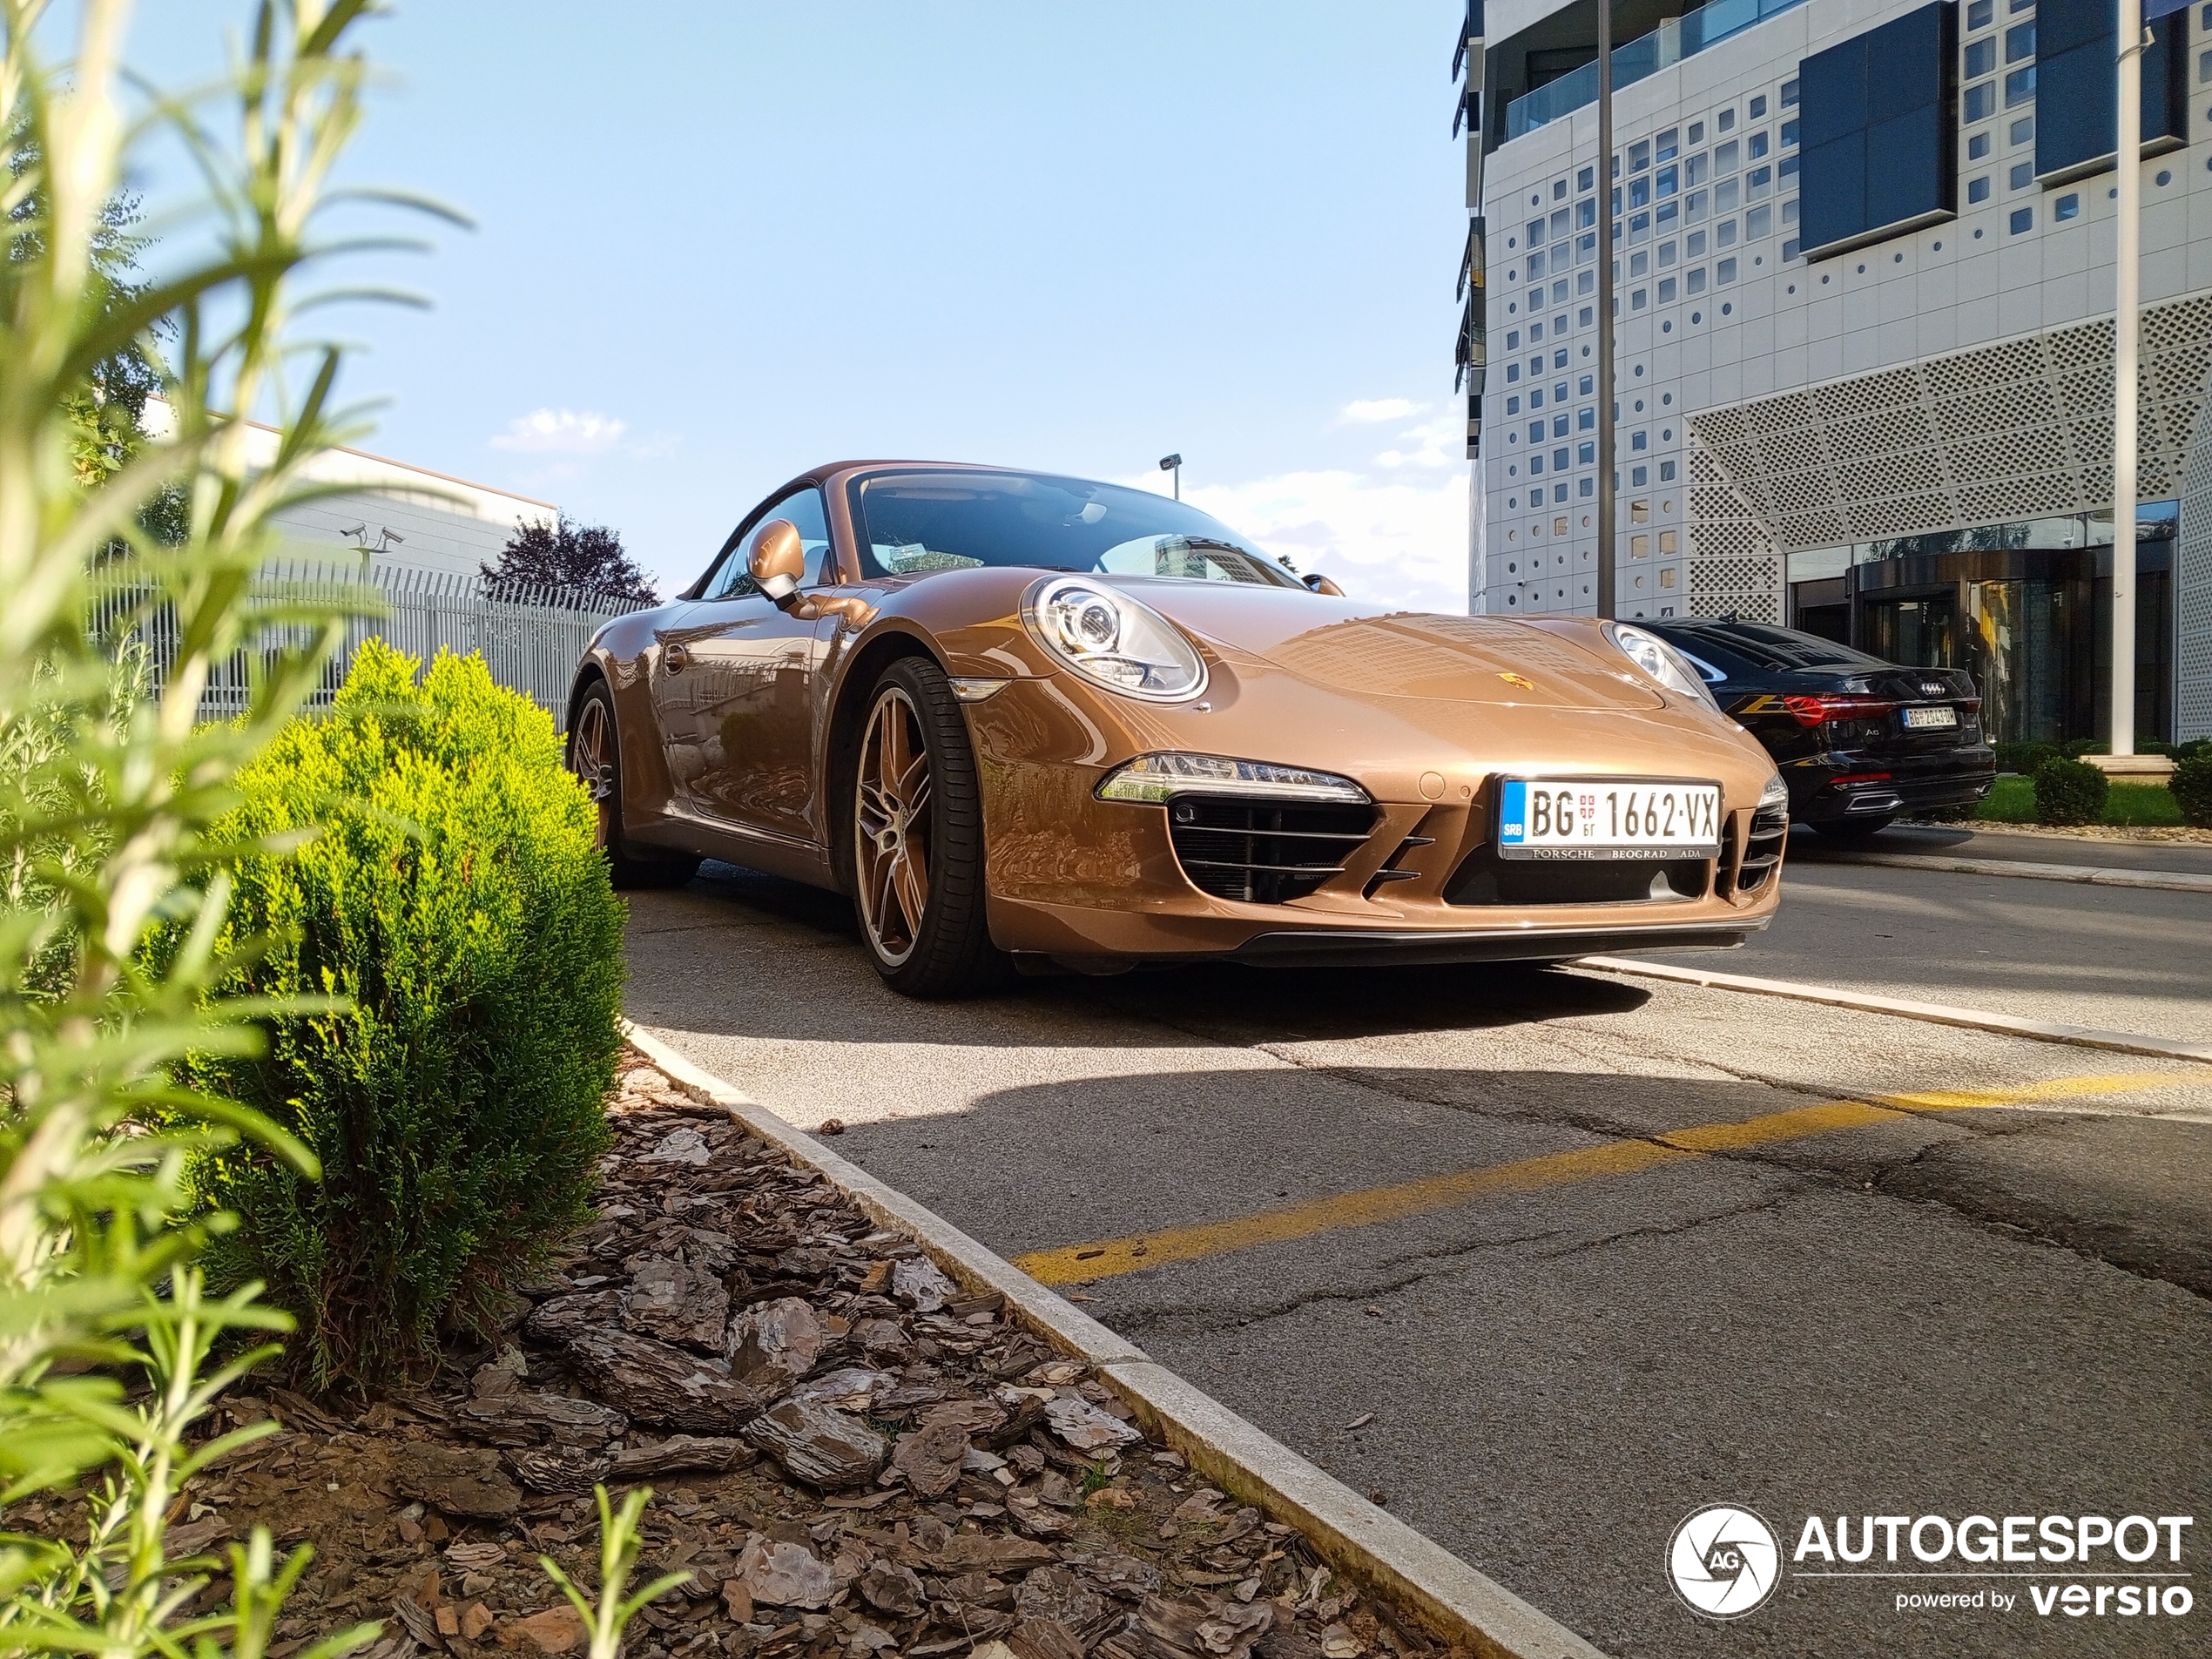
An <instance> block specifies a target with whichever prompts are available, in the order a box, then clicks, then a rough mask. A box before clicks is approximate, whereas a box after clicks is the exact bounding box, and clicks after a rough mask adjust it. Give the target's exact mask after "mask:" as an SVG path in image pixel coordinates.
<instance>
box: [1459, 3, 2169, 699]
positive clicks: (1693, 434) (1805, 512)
mask: <svg viewBox="0 0 2212 1659" xmlns="http://www.w3.org/2000/svg"><path fill="white" fill-rule="evenodd" d="M1919 3H1923V0H1818V3H1814V4H1810V5H1803V6H1799V7H1797V9H1795V10H1790V11H1787V12H1784V13H1783V14H1781V15H1779V16H1776V17H1770V18H1769V19H1768V20H1767V21H1765V22H1764V23H1761V24H1757V26H1756V27H1753V28H1750V29H1748V30H1745V31H1744V32H1743V33H1742V34H1740V35H1738V36H1736V37H1733V38H1730V39H1727V40H1724V41H1723V42H1721V43H1720V44H1716V45H1715V46H1713V47H1712V48H1711V49H1710V50H1708V51H1703V52H1701V53H1699V54H1698V55H1696V56H1695V57H1686V58H1684V59H1683V60H1682V61H1681V62H1679V63H1676V64H1673V65H1671V66H1670V67H1668V68H1665V69H1662V70H1660V71H1658V72H1657V73H1656V74H1653V75H1651V76H1649V78H1645V79H1643V80H1641V81H1639V82H1637V83H1635V84H1633V85H1630V86H1628V87H1626V88H1624V89H1623V90H1622V91H1619V92H1618V93H1617V94H1616V95H1615V105H1614V108H1615V116H1614V120H1615V126H1614V132H1615V155H1616V156H1617V157H1618V158H1619V173H1618V176H1617V179H1616V181H1615V182H1616V183H1617V184H1618V185H1620V186H1621V188H1622V201H1621V204H1620V214H1619V218H1618V219H1617V221H1616V222H1617V223H1619V224H1620V226H1621V227H1622V229H1621V235H1620V245H1619V246H1618V247H1617V249H1616V256H1617V260H1618V267H1617V268H1618V275H1617V277H1616V281H1615V293H1616V296H1617V301H1618V307H1617V313H1616V314H1617V318H1618V321H1617V324H1616V334H1615V339H1616V341H1617V347H1616V358H1617V363H1618V369H1617V381H1616V385H1617V393H1616V400H1617V403H1618V407H1619V426H1618V430H1619V440H1618V446H1617V453H1616V462H1617V468H1618V474H1619V500H1620V510H1619V517H1618V534H1619V545H1618V547H1617V548H1616V549H1615V558H1616V560H1617V569H1618V572H1619V574H1618V578H1617V581H1618V588H1617V592H1618V605H1619V610H1620V613H1621V614H1622V616H1637V615H1642V616H1649V617H1660V616H1665V615H1673V616H1676V617H1686V616H1690V615H1694V614H1703V615H1713V614H1718V613H1720V612H1723V611H1726V610H1736V611H1738V612H1741V613H1743V614H1745V615H1748V616H1758V617H1769V618H1773V619H1777V620H1779V619H1780V614H1781V604H1782V592H1783V584H1784V581H1785V579H1786V570H1785V564H1786V559H1787V556H1788V555H1789V554H1790V553H1791V552H1792V551H1795V550H1802V549H1811V548H1822V547H1834V546H1837V545H1839V544H1843V543H1851V542H1854V541H1864V540H1867V539H1870V538H1873V537H1878V536H1905V535H1912V534H1917V533H1920V532H1926V531H1936V530H1942V529H1953V528H1960V527H1966V526H1973V525H1979V524H1987V523H2000V522H2005V521H2012V520H2020V519H2025V518H2032V517H2036V516H2043V515H2047V514H2056V513H2067V512H2080V511H2090V510H2095V509H2101V508H2106V507H2108V506H2109V505H2110V502H2111V478H2112V472H2111V462H2112V456H2111V426H2112V423H2111V386H2112V363H2111V334H2112V328H2111V320H2110V319H2111V308H2112V303H2113V287H2114V282H2113V276H2114V264H2113V259H2114V251H2113V250H2114V224H2113V212H2114V201H2113V199H2112V195H2111V188H2112V184H2113V175H2112V174H2111V173H2110V172H2103V173H2098V174H2093V175H2091V176H2089V177H2087V178H2086V179H2077V180H2074V182H2072V183H2070V184H2067V185H2063V186H2061V187H2059V188H2055V189H2048V190H2047V189H2045V188H2043V187H2042V186H2040V185H2038V184H2037V183H2036V182H2035V179H2034V178H2033V152H2034V142H2033V140H2034V126H2033V123H2034V120H2035V113H2036V111H2035V104H2034V96H2033V74H2032V72H2031V73H2030V74H2028V75H2027V76H2025V77H2019V76H2017V75H2016V74H2010V73H2008V72H2007V71H2016V70H2017V69H2019V68H2021V67H2026V68H2027V69H2029V70H2031V71H2032V68H2033V58H2032V55H2031V56H2027V57H2020V58H2019V59H2018V60H2017V61H2015V60H2014V59H2013V58H2007V57H2004V56H2003V54H2004V52H2006V51H2014V50H2016V49H2017V48H2018V47H2019V46H2020V44H2021V43H2022V42H2023V41H2025V42H2027V43H2029V44H2028V51H2029V52H2030V53H2031V54H2032V41H2033V34H2032V30H2031V31H2030V32H2029V33H2028V34H2027V35H2026V36H2020V35H2017V34H2016V33H2015V32H2014V31H2016V30H2018V29H2019V27H2020V24H2023V23H2028V24H2032V23H2033V15H2034V6H2033V0H1961V3H1960V5H1959V40H1960V47H1961V51H1962V53H1969V54H1977V55H1975V56H1971V57H1967V58H1966V68H1967V70H1968V71H1972V69H1973V65H1974V64H1978V63H1980V62H1984V61H1987V59H1988V58H1991V57H1995V58H1997V59H1999V69H1998V71H1997V72H1996V74H1995V77H1994V79H1993V83H1992V85H1993V88H1994V89H2001V90H1996V91H1993V92H1992V94H1991V95H1990V96H1989V97H1987V98H1975V99H1966V98H1962V108H1961V116H1962V119H1961V121H1960V125H1959V133H1958V156H1957V163H1958V190H1957V195H1958V211H1957V216H1956V217H1955V218H1954V219H1949V220H1947V221H1946V222H1943V223H1939V224H1933V225H1928V226H1923V227H1921V228H1919V229H1917V230H1914V231H1912V232H1911V233H1906V234H1904V235H1900V236H1898V237H1895V238H1893V239H1889V240H1885V241H1881V242H1877V243H1875V244H1873V245H1871V246H1864V247H1859V248H1857V249H1855V250H1854V251H1852V252H1851V253H1846V254H1844V255H1842V256H1840V257H1837V258H1831V259H1827V260H1821V261H1819V262H1817V263H1816V264H1811V265H1808V264H1807V262H1806V261H1805V260H1804V259H1803V258H1802V257H1801V255H1800V253H1799V250H1798V246H1797V235H1796V227H1797V188H1796V186H1797V176H1796V169H1795V166H1794V161H1795V158H1796V155H1797V143H1796V138H1797V133H1796V125H1795V123H1796V118H1797V105H1796V101H1795V99H1796V94H1797V85H1796V83H1797V75H1798V65H1799V64H1800V63H1801V62H1802V61H1803V60H1804V58H1805V57H1809V56H1811V54H1812V53H1815V52H1817V51H1822V50H1824V49H1825V48H1827V47H1829V46H1831V45H1834V44H1838V43H1839V42H1841V41H1844V40H1845V39H1848V38H1851V37H1855V36H1857V35H1859V34H1861V33H1863V32H1865V31H1866V30H1871V29H1872V28H1874V27H1875V26H1877V25H1878V24H1882V23H1885V22H1887V21H1889V20H1891V19H1892V18H1895V17H1902V16H1903V15H1905V13H1907V12H1909V11H1912V10H1915V9H1916V7H1917V5H1918V4H1919ZM1504 10H1505V8H1503V7H1501V6H1494V7H1493V8H1492V11H1491V27H1490V30H1489V39H1490V49H1491V51H1493V52H1510V51H1512V50H1513V41H1512V40H1511V38H1509V37H1505V35H1506V30H1505V28H1503V27H1501V24H1507V19H1505V18H1504V17H1501V15H1500V14H1501V12H1503V11H1504ZM1562 10H1567V8H1566V7H1565V6H1563V5H1535V6H1529V5H1522V6H1517V7H1515V8H1514V14H1515V15H1514V17H1513V18H1512V20H1511V23H1510V25H1509V26H1510V27H1513V28H1515V29H1518V28H1521V27H1525V26H1526V25H1527V24H1529V23H1533V22H1534V21H1536V20H1538V19H1541V18H1542V17H1548V16H1550V15H1552V14H1554V13H1556V12H1560V11H1562ZM2189 10H2190V13H2191V16H2190V17H2189V19H2188V23H2189V39H2188V86H2189V92H2190V100H2191V101H2190V105H2189V111H2188V115H2189V125H2188V145H2187V147H2185V148H2182V149H2179V150H2174V151H2170V152H2168V153H2165V154H2162V155H2158V156H2155V157H2154V158H2151V159H2149V160H2147V161H2145V162H2143V163H2142V164H2141V165H2142V174H2143V200H2144V207H2143V218H2142V248H2143V259H2142V295H2143V303H2144V307H2145V313H2146V315H2145V323H2144V334H2143V361H2144V376H2143V381H2142V393H2141V421H2142V443H2143V470H2142V482H2141V496H2142V498H2143V499H2145V500H2151V499H2155V498H2157V497H2160V496H2175V495H2186V496H2189V497H2193V498H2196V499H2201V500H2202V501H2203V502H2205V504H2206V505H2207V506H2208V507H2212V456H2202V455H2200V456H2199V457H2198V458H2197V459H2195V460H2194V461H2193V460H2192V449H2191V444H2192V439H2193V438H2194V437H2195V436H2196V435H2197V428H2198V426H2199V423H2200V422H2199V415H2200V413H2201V411H2202V407H2203V403H2204V401H2205V387H2206V381H2207V374H2208V367H2212V171H2208V159H2209V158H2212V144H2208V143H2207V142H2206V140H2207V139H2208V138H2212V56H2208V50H2209V49H2212V15H2208V16H2203V17H2200V16H2197V15H2195V14H2197V13H2200V12H2204V13H2208V14H2212V5H2203V4H2198V5H2193V6H2191V7H2190V9H2189ZM1982 42H1987V43H1990V44H1989V45H1988V47H1987V48H1986V49H1983V51H1981V52H1980V53H1977V47H1978V44H1979V43H1982ZM1970 78H1971V73H1969V74H1967V75H1966V76H1965V77H1964V78H1962V84H1964V79H1970ZM2006 96H2010V97H2011V98H2012V101H2011V102H2010V103H2009V104H2007V103H2006V102H2005V101H2004V100H2005V98H2006ZM1978 112H1979V118H1974V119H1967V118H1966V117H1967V116H1970V115H1975V114H1977V113H1978ZM1596 128H1597V120H1596V111H1595V107H1594V106H1593V107H1585V108H1583V109H1581V110H1578V111H1575V112H1574V113H1572V114H1571V115H1568V116H1565V117H1562V118H1559V119H1557V120H1554V121H1553V122H1551V123H1549V124H1548V125H1543V126H1541V127H1538V128H1537V129H1536V130H1535V131H1534V132H1528V133H1527V134H1526V135H1525V136H1523V137H1521V138H1514V139H1512V140H1510V141H1509V142H1507V143H1504V144H1502V145H1498V146H1497V147H1496V148H1495V149H1494V150H1493V151H1492V152H1491V153H1490V154H1489V156H1488V158H1487V162H1486V172H1485V179H1484V187H1483V189H1484V209H1485V212H1486V216H1487V225H1488V245H1489V265H1490V270H1489V294H1490V300H1489V362H1490V367H1489V370H1488V378H1487V388H1486V395H1485V398H1484V415H1485V419H1484V421H1483V452H1484V453H1483V455H1482V458H1481V459H1480V461H1479V462H1476V463H1475V464H1476V468H1477V488H1478V490H1479V491H1480V494H1481V496H1482V498H1483V501H1484V502H1485V523H1484V536H1483V541H1484V544H1485V552H1484V556H1483V558H1482V561H1481V568H1480V570H1475V571H1473V572H1471V581H1470V588H1471V590H1472V591H1471V596H1470V597H1471V598H1473V599H1474V600H1475V601H1476V604H1477V608H1480V609H1482V610H1487V611H1489V612H1491V613H1492V614H1504V615H1507V616H1514V615H1540V616H1541V615H1548V614H1559V613H1561V612H1575V611H1580V612H1583V613H1588V612H1589V611H1591V610H1593V609H1594V608H1595V561H1596V556H1597V546H1596V532H1595V520H1596V514H1595V465H1594V461H1595V455H1594V454H1591V453H1589V452H1587V451H1585V450H1584V449H1583V448H1582V447H1581V446H1582V445H1583V444H1584V443H1586V442H1589V441H1590V440H1592V439H1594V437H1595V397H1594V395H1593V394H1594V390H1595V388H1594V387H1593V386H1590V385H1588V384H1587V383H1586V382H1585V381H1584V378H1583V377H1584V376H1586V375H1589V374H1592V373H1593V372H1594V370H1595V337H1596V334H1595V316H1594V315H1592V314H1590V307H1592V306H1593V303H1594V301H1593V296H1591V294H1590V293H1588V288H1589V287H1592V286H1594V283H1592V282H1590V281H1589V280H1588V279H1590V278H1594V275H1595V270H1594V248H1585V247H1584V246H1582V245H1581V243H1580V242H1579V241H1578V239H1577V237H1578V233H1579V230H1580V226H1581V224H1582V223H1583V222H1585V221H1586V220H1589V219H1591V218H1592V216H1591V215H1589V214H1588V213H1587V212H1584V211H1583V210H1580V209H1579V208H1578V204H1579V203H1581V201H1583V200H1585V199H1589V200H1591V201H1592V203H1593V206H1595V201H1596V199H1595V196H1594V194H1593V192H1585V191H1584V190H1582V189H1581V187H1580V186H1581V184H1582V182H1583V179H1584V170H1585V169H1594V167H1595V162H1596V159H1597V157H1596ZM1693 135H1694V136H1693ZM1662 154H1663V155H1664V156H1665V159H1664V160H1662V159H1661V158H1662ZM1668 168H1670V169H1672V170H1673V172H1672V176H1671V178H1668V179H1665V180H1664V182H1665V183H1666V185H1668V188H1667V189H1666V190H1665V191H1664V192H1662V190H1661V188H1660V185H1661V184H1662V169H1668ZM1592 182H1593V183H1595V179H1593V180H1592ZM1662 208H1671V209H1672V211H1671V212H1669V213H1667V214H1666V215H1665V217H1664V218H1663V219H1662V217H1661V210H1662ZM1562 210H1564V211H1563V212H1562ZM1539 224H1541V226H1542V234H1541V239H1540V240H1539V241H1537V242H1536V243H1535V244H1534V245H1532V244H1531V242H1530V239H1529V236H1528V232H1529V230H1530V229H1531V228H1532V227H1534V226H1537V225H1539ZM1562 231H1563V232H1564V233H1565V235H1564V236H1563V237H1562V236H1561V235H1559V234H1557V233H1558V232H1562ZM1562 253H1563V254H1564V256H1565V257H1564V268H1563V269H1562V268H1561V265H1562V261H1561V254H1562ZM1532 254H1533V255H1534V256H1535V257H1534V259H1532V258H1531V255H1532ZM1562 360H1563V361H1562ZM1562 391H1563V393H1564V397H1563V398H1562V397H1561V393H1562ZM1539 400H1541V401H1539ZM1539 421H1541V435H1538V432H1537V427H1538V422H1539ZM1562 425H1563V427H1564V428H1565V430H1564V431H1563V432H1562V431H1561V429H1560V428H1561V427H1562ZM1585 455H1588V459H1585ZM1562 460H1563V461H1564V462H1565V463H1566V464H1565V465H1564V466H1562V465H1561V461H1562ZM2192 466H2194V467H2195V471H2194V472H2192V473H2190V477H2191V479H2192V481H2193V482H2192V485H2191V487H2190V489H2188V490H2187V491H2186V492H2185V491H2184V488H2183V483H2184V474H2185V472H2188V470H2189V469H2190V468H2191V467H2192ZM2179 566H2180V568H2179V570H2177V573H2176V575H2177V583H2176V599H2177V610H2178V613H2179V616H2180V618H2181V624H2182V626H2181V631H2182V636H2183V637H2182V640H2181V641H2180V642H2179V643H2180V645H2181V653H2180V655H2181V674H2182V678H2183V679H2184V680H2187V679H2188V676H2189V675H2190V674H2191V673H2193V672H2194V673H2195V674H2196V675H2197V677H2198V678H2196V680H2195V682H2194V685H2195V691H2193V692H2192V691H2190V690H2189V689H2188V686H2187V685H2184V686H2183V687H2182V698H2181V699H2180V706H2179V708H2178V710H2177V712H2178V713H2179V714H2180V717H2181V722H2182V725H2183V726H2184V727H2187V726H2188V725H2189V722H2190V707H2191V704H2190V698H2191V697H2192V696H2194V698H2195V699H2196V701H2197V702H2198V703H2199V704H2201V705H2206V706H2205V707H2204V708H2203V711H2202V713H2201V715H2200V716H2199V720H2200V722H2201V724H2199V725H2198V726H2197V728H2196V729H2199V730H2212V592H2208V582H2207V577H2208V575H2212V527H2208V526H2207V525H2206V524H2205V523H2204V519H2203V515H2202V513H2199V514H2197V515H2195V516H2192V515H2191V514H2190V513H2189V511H2188V502H2187V501H2185V506H2184V513H2183V529H2182V551H2181V555H2180V558H2179ZM2193 628H2194V629H2195V631H2196V633H2197V634H2198V635H2200V636H2202V637H2195V638H2193V637H2191V631H2192V629H2193ZM2192 662H2194V663H2195V668H2194V669H2193V668H2192V666H2191V664H2192Z"/></svg>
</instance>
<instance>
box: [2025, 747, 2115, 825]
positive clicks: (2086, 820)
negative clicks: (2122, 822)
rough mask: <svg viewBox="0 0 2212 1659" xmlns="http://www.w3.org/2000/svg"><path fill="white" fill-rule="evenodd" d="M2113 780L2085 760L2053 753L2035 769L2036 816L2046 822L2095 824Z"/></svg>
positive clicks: (2041, 821) (2039, 820)
mask: <svg viewBox="0 0 2212 1659" xmlns="http://www.w3.org/2000/svg"><path fill="white" fill-rule="evenodd" d="M2111 789H2112V780H2111V779H2108V778H2107V777H2106V776H2105V775H2104V773H2102V772H2099V771H2098V770H2097V769H2096V768H2095V767H2094V766H2093V765H2089V764H2088V762H2087V761H2085V760H2068V759H2066V758H2065V757H2064V756H2062V755H2060V756H2054V757H2053V758H2052V759H2048V760H2046V761H2045V762H2044V763H2043V764H2042V765H2040V766H2038V767H2037V768H2036V769H2035V817H2036V821H2037V822H2039V823H2043V824H2094V823H2096V822H2097V821H2098V820H2099V819H2101V818H2103V816H2104V811H2105V797H2106V795H2107V794H2108V793H2109V792H2111Z"/></svg>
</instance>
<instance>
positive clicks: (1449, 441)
mask: <svg viewBox="0 0 2212 1659" xmlns="http://www.w3.org/2000/svg"><path fill="white" fill-rule="evenodd" d="M1398 441H1399V442H1400V443H1408V442H1410V444H1411V448H1410V449H1386V450H1384V451H1383V452H1382V453H1381V454H1380V455H1377V456H1376V457H1375V464H1376V465H1377V466H1378V467H1450V466H1456V465H1458V464H1460V463H1461V462H1465V461H1466V459H1467V447H1466V446H1467V432H1466V429H1465V428H1464V427H1462V426H1461V424H1460V417H1459V416H1457V415H1438V416H1437V417H1436V419H1434V420H1433V421H1422V422H1421V424H1420V425H1419V426H1416V427H1408V428H1406V430H1405V431H1403V432H1401V433H1399V435H1398Z"/></svg>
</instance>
